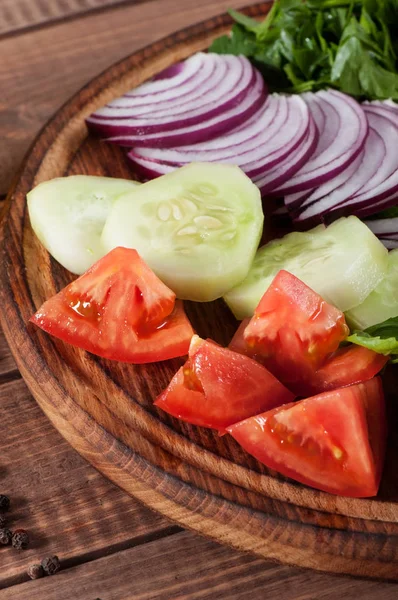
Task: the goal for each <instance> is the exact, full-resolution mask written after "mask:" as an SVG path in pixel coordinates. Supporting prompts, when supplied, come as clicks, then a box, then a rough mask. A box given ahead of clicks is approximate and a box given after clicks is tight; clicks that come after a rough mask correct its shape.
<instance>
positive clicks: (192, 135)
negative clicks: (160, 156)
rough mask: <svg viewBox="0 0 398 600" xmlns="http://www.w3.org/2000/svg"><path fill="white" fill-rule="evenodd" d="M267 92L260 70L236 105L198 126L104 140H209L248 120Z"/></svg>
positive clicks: (164, 144) (147, 143)
mask: <svg viewBox="0 0 398 600" xmlns="http://www.w3.org/2000/svg"><path fill="white" fill-rule="evenodd" d="M266 95H267V91H266V88H265V85H264V80H263V78H262V76H261V75H260V73H259V72H256V73H255V84H254V85H253V86H252V87H251V88H250V89H249V90H248V92H247V94H246V95H245V97H244V98H243V100H242V101H241V102H240V103H239V104H238V106H233V107H232V108H229V109H228V110H225V112H220V114H219V115H217V116H216V117H212V118H211V119H209V120H205V119H203V120H201V123H200V127H199V126H198V125H192V124H191V125H190V126H184V127H181V128H180V129H178V128H174V129H171V130H170V131H162V132H159V133H152V134H146V133H140V134H137V135H119V136H114V137H111V138H108V140H107V141H110V142H113V143H115V144H119V145H120V146H128V147H132V146H136V145H138V144H139V145H140V146H162V147H170V146H175V145H183V144H192V143H195V142H200V141H203V140H208V139H211V138H213V137H216V136H217V135H219V134H221V133H223V132H225V131H229V130H231V129H233V128H234V127H237V126H238V125H240V124H241V123H243V122H245V121H247V120H248V119H249V118H250V117H251V116H252V115H253V114H254V113H255V112H256V111H257V110H259V108H260V107H261V106H262V105H263V104H264V102H265V98H266Z"/></svg>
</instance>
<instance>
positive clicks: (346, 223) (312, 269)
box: [224, 217, 388, 319]
mask: <svg viewBox="0 0 398 600" xmlns="http://www.w3.org/2000/svg"><path fill="white" fill-rule="evenodd" d="M387 264H388V253H387V250H386V249H385V248H384V246H383V244H382V243H381V242H380V241H379V240H378V239H377V237H376V236H375V235H374V234H373V233H372V232H371V231H370V229H369V228H368V227H367V226H366V225H364V223H362V222H361V221H360V220H359V219H357V217H348V218H342V219H339V220H338V221H335V222H334V223H333V224H332V225H330V226H329V227H327V228H326V227H323V226H321V227H319V226H318V227H316V228H315V229H312V230H310V231H307V232H304V233H299V232H294V233H289V234H288V235H286V236H285V237H283V238H282V239H280V240H274V241H272V242H270V243H269V244H267V245H266V246H263V247H262V248H260V249H259V251H258V252H257V254H256V256H255V259H254V262H253V265H252V267H251V269H250V272H249V274H248V276H247V277H246V279H245V280H244V281H243V282H242V283H241V284H240V285H238V286H237V287H235V288H234V289H232V290H230V291H229V292H228V293H227V294H226V295H225V296H224V299H225V301H226V303H227V304H228V306H229V307H230V309H231V310H232V312H233V313H234V315H235V316H236V317H237V318H238V319H244V318H245V317H250V316H252V314H253V313H254V309H255V308H256V306H257V304H258V303H259V301H260V299H261V297H262V295H263V294H264V292H265V291H266V290H267V288H268V286H269V285H270V283H271V281H272V280H273V278H274V277H275V275H276V274H277V273H278V271H280V270H281V269H285V270H286V271H290V273H293V275H296V277H298V278H299V279H301V280H302V281H304V283H306V284H307V285H308V286H309V287H311V288H312V289H313V290H315V291H316V292H318V294H320V295H321V296H322V298H324V299H325V300H326V301H327V302H330V303H331V304H334V305H335V306H337V308H339V309H340V310H342V311H347V310H350V309H351V308H353V307H354V306H358V304H360V303H361V302H363V301H364V300H365V298H366V297H367V296H368V295H369V294H370V293H371V292H372V291H373V290H374V288H375V287H376V286H377V285H378V284H379V283H380V281H381V280H382V279H383V278H384V276H385V274H386V272H387Z"/></svg>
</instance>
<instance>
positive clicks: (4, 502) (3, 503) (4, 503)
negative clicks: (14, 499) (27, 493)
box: [0, 494, 10, 512]
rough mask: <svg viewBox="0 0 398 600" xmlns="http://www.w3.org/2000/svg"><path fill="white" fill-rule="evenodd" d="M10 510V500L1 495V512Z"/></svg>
mask: <svg viewBox="0 0 398 600" xmlns="http://www.w3.org/2000/svg"><path fill="white" fill-rule="evenodd" d="M7 510H10V499H9V497H8V496H4V495H3V494H0V512H7Z"/></svg>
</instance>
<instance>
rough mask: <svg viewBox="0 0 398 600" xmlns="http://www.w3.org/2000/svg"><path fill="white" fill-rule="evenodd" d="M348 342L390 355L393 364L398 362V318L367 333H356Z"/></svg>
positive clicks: (385, 322)
mask: <svg viewBox="0 0 398 600" xmlns="http://www.w3.org/2000/svg"><path fill="white" fill-rule="evenodd" d="M347 341H348V342H352V343H353V344H357V345H358V346H363V347H364V348H368V349H369V350H373V351H374V352H377V353H378V354H384V355H386V356H387V355H390V360H391V362H393V363H397V362H398V317H393V318H392V319H387V321H384V323H380V324H378V325H373V326H372V327H369V328H368V329H366V330H365V331H354V332H353V333H352V334H351V335H350V337H349V338H348V339H347Z"/></svg>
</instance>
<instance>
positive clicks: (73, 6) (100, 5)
mask: <svg viewBox="0 0 398 600" xmlns="http://www.w3.org/2000/svg"><path fill="white" fill-rule="evenodd" d="M148 1H149V0H1V3H0V37H1V36H4V35H5V34H11V33H12V34H15V33H17V32H18V33H21V32H22V31H25V30H26V29H31V28H33V27H39V26H43V25H49V24H53V23H55V22H57V21H60V20H65V19H71V18H76V17H82V16H84V15H87V14H90V13H92V12H94V11H99V10H101V11H104V10H106V9H107V8H110V7H115V6H118V7H123V6H124V5H126V4H140V3H141V2H148Z"/></svg>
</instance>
